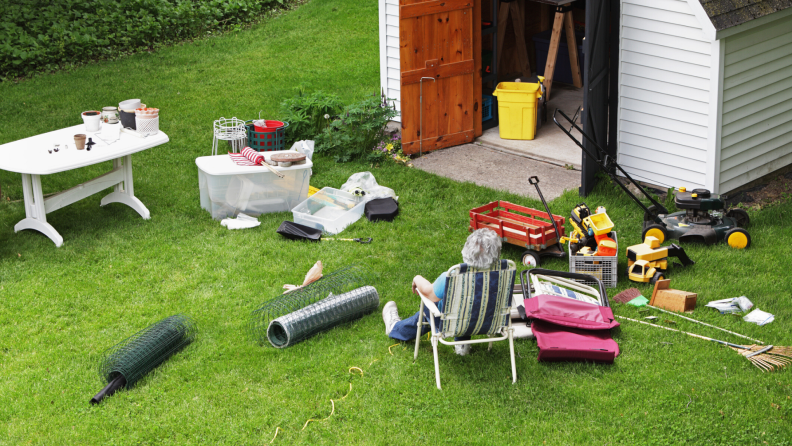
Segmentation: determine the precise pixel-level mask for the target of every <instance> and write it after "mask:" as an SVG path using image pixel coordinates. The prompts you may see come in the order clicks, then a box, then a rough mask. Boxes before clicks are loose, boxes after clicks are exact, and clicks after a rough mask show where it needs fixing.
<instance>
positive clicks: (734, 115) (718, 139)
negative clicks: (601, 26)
mask: <svg viewBox="0 0 792 446" xmlns="http://www.w3.org/2000/svg"><path fill="white" fill-rule="evenodd" d="M735 5H737V6H735ZM618 85H619V89H618V136H617V138H618V161H619V163H620V164H621V165H622V166H623V167H624V169H625V170H626V171H627V172H628V173H630V175H633V176H634V177H635V178H636V179H639V180H643V181H646V182H649V183H653V184H658V185H667V186H676V187H678V186H685V187H688V188H696V187H704V188H707V189H710V190H712V191H713V192H716V193H726V192H729V191H731V190H734V189H736V188H738V187H740V186H742V185H744V184H747V183H749V182H751V181H753V180H755V179H757V178H759V177H761V176H764V175H766V174H768V173H771V172H773V171H774V170H777V169H780V168H782V167H784V166H786V165H789V164H792V0H744V1H740V2H737V1H733V0H621V20H620V32H619V80H618Z"/></svg>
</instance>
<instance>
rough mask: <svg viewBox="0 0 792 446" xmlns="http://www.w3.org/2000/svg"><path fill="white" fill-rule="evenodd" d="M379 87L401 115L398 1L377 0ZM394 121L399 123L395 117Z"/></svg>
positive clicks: (399, 118)
mask: <svg viewBox="0 0 792 446" xmlns="http://www.w3.org/2000/svg"><path fill="white" fill-rule="evenodd" d="M379 14H380V23H379V26H380V86H381V88H382V91H383V92H384V93H385V95H386V96H387V97H388V98H389V99H393V100H394V105H395V106H396V111H398V112H399V113H401V91H400V88H401V64H400V60H399V0H379ZM393 120H394V121H399V122H401V117H400V116H397V117H395V118H394V119H393Z"/></svg>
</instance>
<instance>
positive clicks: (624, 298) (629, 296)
mask: <svg viewBox="0 0 792 446" xmlns="http://www.w3.org/2000/svg"><path fill="white" fill-rule="evenodd" d="M640 295H641V291H639V290H638V288H628V289H626V290H624V291H622V292H621V293H619V294H617V295H615V296H613V300H614V301H616V302H620V303H625V304H626V303H627V302H629V301H631V300H633V299H635V298H636V297H638V296H640ZM646 306H647V307H649V308H652V309H655V310H660V311H662V312H663V313H668V314H671V315H674V316H677V317H681V318H682V319H685V320H687V321H690V322H695V323H697V324H701V325H704V326H706V327H710V328H716V329H718V330H720V331H723V332H726V333H729V334H731V335H734V336H739V337H741V338H743V339H747V340H749V341H753V342H756V343H758V344H764V342H762V341H760V340H758V339H753V338H749V337H748V336H745V335H741V334H740V333H735V332H733V331H730V330H727V329H725V328H721V327H717V326H715V325H710V324H708V323H706V322H701V321H699V320H696V319H693V318H690V317H687V316H682V315H681V314H678V313H674V312H673V311H668V310H664V309H662V308H658V307H655V306H653V305H649V304H647V305H646Z"/></svg>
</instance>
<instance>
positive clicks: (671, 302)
mask: <svg viewBox="0 0 792 446" xmlns="http://www.w3.org/2000/svg"><path fill="white" fill-rule="evenodd" d="M670 286H671V280H658V281H657V282H656V283H655V287H654V291H652V299H651V300H650V301H649V305H651V306H653V307H657V308H662V309H664V310H668V311H677V312H680V313H683V312H689V311H693V309H695V308H696V299H697V298H698V294H696V293H689V292H687V291H682V290H674V289H671V288H670Z"/></svg>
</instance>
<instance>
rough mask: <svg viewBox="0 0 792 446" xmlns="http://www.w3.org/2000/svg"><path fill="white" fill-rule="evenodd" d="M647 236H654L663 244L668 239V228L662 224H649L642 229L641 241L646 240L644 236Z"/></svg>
mask: <svg viewBox="0 0 792 446" xmlns="http://www.w3.org/2000/svg"><path fill="white" fill-rule="evenodd" d="M649 236H652V237H655V238H656V239H657V240H660V244H663V242H665V241H666V240H667V239H668V230H667V229H666V228H665V226H663V225H658V224H654V225H649V226H647V227H646V229H644V230H643V233H642V234H641V241H644V240H646V237H649Z"/></svg>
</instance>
